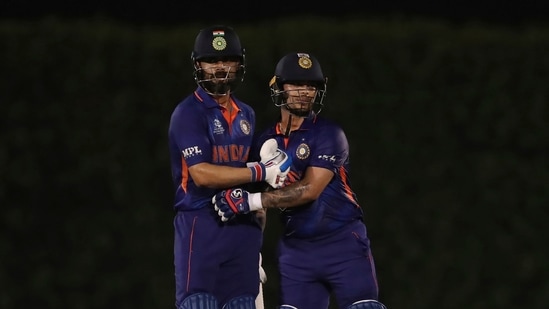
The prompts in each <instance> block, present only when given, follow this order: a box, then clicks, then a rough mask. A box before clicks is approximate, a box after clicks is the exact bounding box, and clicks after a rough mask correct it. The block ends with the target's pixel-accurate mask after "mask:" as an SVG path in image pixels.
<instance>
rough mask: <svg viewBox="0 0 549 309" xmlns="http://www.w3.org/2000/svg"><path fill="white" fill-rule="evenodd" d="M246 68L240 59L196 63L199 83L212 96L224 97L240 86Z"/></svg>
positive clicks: (215, 59)
mask: <svg viewBox="0 0 549 309" xmlns="http://www.w3.org/2000/svg"><path fill="white" fill-rule="evenodd" d="M243 74H244V66H243V65H242V64H241V62H240V58H238V57H217V58H202V59H200V60H199V61H197V62H196V63H195V78H196V81H197V83H198V84H199V85H200V86H201V87H202V88H203V89H204V90H206V92H208V93H209V94H211V95H214V96H224V95H228V94H229V93H230V92H231V91H234V89H235V88H236V87H237V86H238V85H239V84H240V82H241V81H242V77H243Z"/></svg>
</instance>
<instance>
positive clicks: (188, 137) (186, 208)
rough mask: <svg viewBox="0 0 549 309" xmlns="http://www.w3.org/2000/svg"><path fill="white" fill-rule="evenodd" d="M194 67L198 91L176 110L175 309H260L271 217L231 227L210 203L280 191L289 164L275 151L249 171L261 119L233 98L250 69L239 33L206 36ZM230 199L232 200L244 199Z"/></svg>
mask: <svg viewBox="0 0 549 309" xmlns="http://www.w3.org/2000/svg"><path fill="white" fill-rule="evenodd" d="M191 60H192V64H193V68H194V80H195V82H196V84H197V85H198V87H197V88H196V90H195V91H194V92H193V93H192V94H190V95H188V96H187V97H186V98H184V99H183V100H182V101H181V102H180V103H179V104H178V105H177V106H176V107H175V109H174V111H173V113H172V115H171V119H170V124H169V129H168V138H169V151H170V160H171V172H172V178H173V185H174V190H175V198H174V205H173V207H174V210H175V211H176V213H175V218H174V221H173V225H174V229H175V232H174V266H175V287H176V288H175V306H176V308H177V309H191V308H193V309H194V308H200V309H219V308H224V309H234V308H255V305H254V303H255V299H256V297H257V296H258V293H259V282H260V281H259V280H260V278H259V277H260V274H259V271H258V265H259V256H260V255H259V251H260V248H261V245H262V229H263V228H264V220H262V219H261V218H262V216H261V215H262V213H263V214H264V211H263V209H261V208H258V209H252V210H251V211H250V212H249V213H248V214H246V215H242V216H239V217H238V218H237V219H236V220H231V221H230V222H229V221H226V220H222V218H220V217H219V216H218V213H217V211H216V210H215V209H214V207H212V204H211V198H212V196H213V195H215V194H216V193H218V192H221V191H223V190H224V189H227V188H231V187H233V186H237V185H246V184H250V183H260V182H266V183H268V184H269V185H271V186H272V187H274V188H276V187H279V186H281V185H282V182H283V181H284V178H285V175H286V173H287V172H288V167H289V163H290V162H289V159H290V158H289V157H288V156H287V155H286V154H285V153H284V152H282V151H280V150H279V149H277V148H269V149H267V150H268V151H267V150H266V151H265V153H266V155H267V154H268V158H264V160H261V161H258V162H255V163H248V164H247V163H246V162H247V161H248V157H249V153H250V148H251V144H252V138H253V133H254V129H255V126H256V123H255V113H254V111H253V109H252V108H251V107H250V106H249V105H247V104H246V103H244V102H242V101H241V100H239V99H238V98H236V97H235V95H234V92H235V90H236V89H237V87H238V86H240V84H241V83H242V81H243V78H244V74H245V69H246V63H245V52H244V48H242V46H241V43H240V39H239V37H238V35H237V34H236V32H235V31H234V30H233V29H232V28H230V27H227V26H223V25H220V26H212V27H208V28H205V29H202V30H201V31H200V32H199V33H198V35H197V37H196V40H195V44H194V48H193V51H192V54H191ZM271 146H272V145H271ZM275 147H276V145H275ZM223 192H227V191H223ZM231 192H232V195H233V196H236V195H237V194H238V193H239V192H237V191H234V192H233V191H231Z"/></svg>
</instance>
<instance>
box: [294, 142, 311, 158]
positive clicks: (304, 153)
mask: <svg viewBox="0 0 549 309" xmlns="http://www.w3.org/2000/svg"><path fill="white" fill-rule="evenodd" d="M310 154H311V148H309V146H308V145H307V144H300V145H299V146H297V150H296V151H295V155H296V156H297V157H298V158H299V159H301V160H304V159H307V158H308V157H309V155H310Z"/></svg>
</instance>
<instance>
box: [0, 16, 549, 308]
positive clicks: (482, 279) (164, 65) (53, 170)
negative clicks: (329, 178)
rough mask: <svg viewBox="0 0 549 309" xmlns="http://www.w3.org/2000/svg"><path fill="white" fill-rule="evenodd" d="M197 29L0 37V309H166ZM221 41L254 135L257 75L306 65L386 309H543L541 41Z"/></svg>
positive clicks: (274, 24)
mask: <svg viewBox="0 0 549 309" xmlns="http://www.w3.org/2000/svg"><path fill="white" fill-rule="evenodd" d="M203 26H206V25H205V24H189V25H186V26H175V27H152V26H142V27H139V26H131V27H130V26H127V25H124V24H117V23H114V22H109V21H72V22H61V21H58V20H55V19H45V20H40V21H36V22H31V21H26V22H22V21H20V22H16V21H3V22H0V117H1V118H0V119H1V122H0V129H1V131H0V265H1V268H0V308H3V309H12V308H13V309H15V308H68V309H88V308H90V309H91V308H119V309H123V308H128V309H135V308H174V305H173V303H174V295H173V294H174V278H173V263H172V254H173V251H172V240H173V235H172V218H173V212H172V208H171V207H172V199H173V190H172V184H171V179H170V167H169V162H168V147H167V126H168V122H169V118H170V114H171V111H172V110H173V108H174V107H175V105H176V104H177V103H178V102H179V101H180V100H181V99H182V98H183V97H184V96H186V95H187V94H188V93H190V92H191V91H192V90H194V88H195V87H196V85H195V84H194V82H193V80H192V67H191V62H190V51H191V48H192V44H193V42H194V38H195V35H196V33H197V32H198V30H199V29H201V28H202V27H203ZM232 26H234V27H235V29H236V30H237V32H238V33H239V35H240V37H241V40H242V42H243V44H244V45H245V47H246V51H247V61H248V70H247V73H246V79H245V82H244V85H243V86H242V88H241V89H239V91H238V96H239V97H240V98H241V99H243V100H245V101H247V102H248V103H250V104H251V105H252V106H254V107H255V109H256V112H257V116H258V121H259V126H260V127H261V128H263V127H264V126H265V125H266V124H267V123H269V122H270V121H272V120H274V119H275V118H276V117H277V109H276V108H275V107H274V106H273V105H272V103H271V101H270V99H269V90H268V87H267V83H268V81H269V79H270V77H271V76H272V74H273V70H274V66H275V64H276V61H277V60H278V59H279V58H280V57H281V56H282V55H284V54H286V53H287V52H290V51H298V50H299V51H309V52H311V53H313V54H315V55H316V56H317V57H318V58H319V60H320V61H321V63H322V65H323V70H324V73H325V75H327V76H328V78H329V82H328V95H327V98H326V101H325V103H326V107H325V109H324V110H323V111H322V115H323V116H325V117H328V118H332V119H335V120H337V121H338V122H340V123H341V124H342V126H343V127H344V129H345V130H346V132H347V136H348V138H349V142H350V147H351V168H352V171H351V177H352V179H351V180H352V183H353V185H354V189H355V191H356V193H357V194H358V197H359V201H360V202H361V205H362V207H363V209H364V211H365V221H366V223H367V226H368V229H369V234H370V237H371V240H372V247H373V252H374V255H375V258H376V264H377V271H378V279H379V284H380V297H381V300H382V301H383V302H384V303H386V304H387V306H388V308H389V309H397V308H402V309H415V308H418V309H419V308H422V309H423V308H433V309H438V308H445V309H454V308H455V309H458V308H468V309H486V308H494V309H495V308H498V309H506V308H530V309H544V308H547V306H548V304H549V282H548V281H547V278H548V275H549V269H548V268H549V267H548V262H547V260H548V257H549V256H548V254H547V248H546V247H547V245H546V243H547V242H546V238H547V235H548V233H547V232H548V229H547V227H546V226H547V223H546V221H547V218H548V213H549V212H548V210H547V206H548V205H549V194H548V191H549V164H548V160H547V152H548V150H549V128H548V126H547V123H548V121H549V112H548V108H547V105H548V101H549V91H548V85H549V53H548V51H549V27H547V26H546V25H539V24H537V25H534V24H530V25H528V24H526V25H522V26H517V27H513V28H510V27H506V26H491V25H486V24H478V23H470V24H461V25H455V24H454V25H452V24H445V23H443V22H435V21H425V20H416V21H410V20H408V21H399V20H375V19H368V20H367V19H362V20H361V19H349V20H335V19H334V20H330V19H326V18H322V19H321V18H310V19H307V20H303V18H301V19H287V20H277V21H269V22H264V23H254V24H246V23H242V24H236V25H232ZM270 215H271V219H273V217H274V216H275V215H276V211H271V212H270ZM278 232H279V227H278V222H277V221H276V220H271V221H270V222H269V223H268V226H267V231H266V235H265V247H264V249H263V254H264V266H265V268H266V270H267V272H268V275H269V281H268V282H267V285H266V286H265V302H266V307H267V308H275V304H276V295H277V277H276V265H275V259H274V244H275V239H276V237H277V233H278ZM235 280H238V278H235ZM334 308H335V307H334Z"/></svg>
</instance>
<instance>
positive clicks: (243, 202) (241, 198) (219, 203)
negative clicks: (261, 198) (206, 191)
mask: <svg viewBox="0 0 549 309" xmlns="http://www.w3.org/2000/svg"><path fill="white" fill-rule="evenodd" d="M253 194H259V193H249V192H248V191H246V190H243V189H241V188H235V189H227V190H223V191H221V192H219V193H217V194H216V195H214V196H213V197H212V204H213V205H214V209H215V210H216V211H217V214H218V215H219V216H220V217H221V221H223V222H225V221H229V220H230V219H232V218H233V217H234V216H235V215H237V214H247V213H249V212H250V211H255V210H258V209H261V208H262V207H261V205H254V203H252V204H251V205H250V203H249V198H250V195H253ZM255 204H257V203H255Z"/></svg>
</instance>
